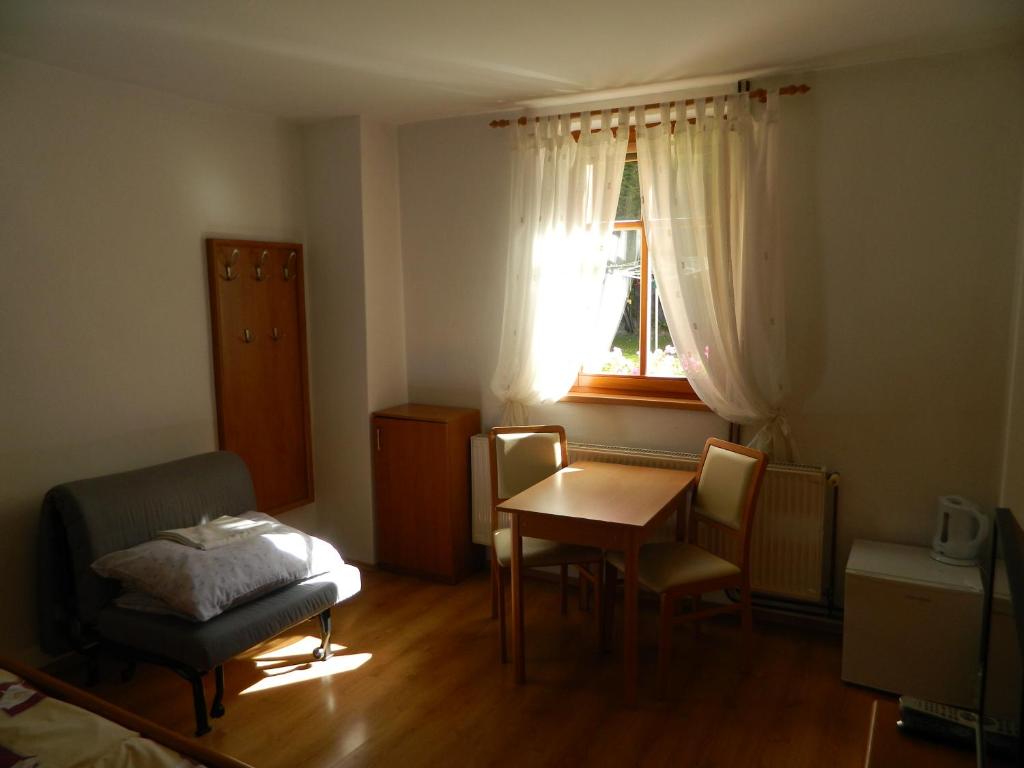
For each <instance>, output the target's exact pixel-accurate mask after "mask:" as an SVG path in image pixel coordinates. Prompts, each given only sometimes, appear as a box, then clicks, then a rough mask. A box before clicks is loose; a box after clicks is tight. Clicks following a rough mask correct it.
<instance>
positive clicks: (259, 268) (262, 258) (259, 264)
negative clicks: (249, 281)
mask: <svg viewBox="0 0 1024 768" xmlns="http://www.w3.org/2000/svg"><path fill="white" fill-rule="evenodd" d="M267 253H268V251H263V252H262V253H261V254H260V255H259V256H257V257H256V266H255V267H254V268H253V271H254V272H255V273H256V280H257V282H261V283H262V282H263V281H264V280H266V279H267V276H266V275H264V274H263V265H264V264H266V263H267Z"/></svg>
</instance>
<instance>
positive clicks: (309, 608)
mask: <svg viewBox="0 0 1024 768" xmlns="http://www.w3.org/2000/svg"><path fill="white" fill-rule="evenodd" d="M359 588H360V577H359V570H358V569H357V568H355V567H354V566H351V565H347V564H346V565H343V566H341V567H340V569H339V570H338V571H335V572H332V573H330V574H324V575H321V576H315V577H313V578H311V579H307V580H306V581H301V582H299V583H298V584H292V585H290V586H287V587H283V588H282V589H278V590H276V591H274V592H271V593H269V594H266V595H263V596H262V597H261V598H260V599H259V600H254V601H252V602H250V603H246V604H245V605H241V606H238V607H237V608H233V609H231V610H229V611H225V612H224V613H222V614H220V615H219V616H216V617H214V618H212V619H210V620H209V621H204V622H202V623H196V622H194V621H186V620H185V619H180V618H177V617H175V616H161V615H158V614H149V613H140V612H139V611H133V610H128V609H126V608H119V607H117V606H116V605H110V606H108V607H106V608H104V609H103V610H101V611H100V612H99V614H98V615H97V617H96V625H95V626H96V631H97V632H98V633H99V634H100V635H101V636H102V637H103V638H105V639H106V640H109V641H111V642H113V643H117V644H119V645H123V646H126V647H129V648H134V649H136V650H140V651H143V652H145V653H149V654H152V655H154V656H159V657H161V658H163V659H170V660H172V661H175V662H178V663H180V664H185V665H188V666H191V667H194V668H195V669H198V670H201V671H202V670H208V669H213V668H214V667H216V666H217V665H219V664H222V663H224V662H225V661H227V660H228V659H231V658H233V657H234V656H237V655H238V654H239V653H242V652H243V651H245V650H248V649H249V648H252V647H253V646H254V645H257V644H259V643H261V642H263V641H264V640H267V639H268V638H271V637H273V636H274V635H277V634H279V633H281V632H283V631H284V630H286V629H288V628H289V627H293V626H295V625H296V624H300V623H302V622H303V621H305V620H306V619H308V618H309V617H311V616H315V615H316V614H318V613H320V612H321V611H323V610H325V609H327V608H330V607H331V606H332V605H334V604H335V603H337V602H340V601H341V600H344V599H346V598H348V597H351V596H352V595H354V594H356V593H357V592H358V591H359Z"/></svg>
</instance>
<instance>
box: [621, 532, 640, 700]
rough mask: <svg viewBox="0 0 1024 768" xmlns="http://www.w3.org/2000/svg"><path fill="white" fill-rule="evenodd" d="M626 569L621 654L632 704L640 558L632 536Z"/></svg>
mask: <svg viewBox="0 0 1024 768" xmlns="http://www.w3.org/2000/svg"><path fill="white" fill-rule="evenodd" d="M624 554H625V556H626V569H625V573H624V574H623V576H624V579H625V581H624V583H623V590H624V598H625V599H624V604H625V609H624V610H623V614H624V618H623V620H624V621H625V622H626V625H625V627H624V628H623V638H624V642H623V656H624V662H625V664H624V666H625V672H626V697H625V698H626V706H630V707H632V706H634V705H635V704H636V687H637V669H638V650H639V649H638V647H637V630H638V627H637V625H638V623H639V616H638V615H637V598H638V593H639V589H640V584H639V581H638V578H637V575H638V574H637V571H638V570H639V568H638V566H639V559H640V545H639V543H638V542H637V541H636V539H635V538H634V537H630V541H629V543H628V545H627V546H626V551H625V553H624Z"/></svg>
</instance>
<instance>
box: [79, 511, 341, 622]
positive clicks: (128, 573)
mask: <svg viewBox="0 0 1024 768" xmlns="http://www.w3.org/2000/svg"><path fill="white" fill-rule="evenodd" d="M241 517H244V518H247V519H251V520H261V521H266V522H270V523H273V528H271V529H270V530H269V531H268V532H266V533H262V534H260V535H258V536H253V537H252V538H248V539H245V540H243V541H239V542H235V543H233V544H228V545H226V546H223V547H218V548H216V549H209V550H203V549H195V548H193V547H186V546H184V545H182V544H177V543H175V542H172V541H167V540H163V539H154V540H153V541H147V542H145V543H144V544H139V545H138V546H135V547H131V548H130V549H122V550H118V551H116V552H111V553H109V554H106V555H104V556H103V557H101V558H99V559H98V560H97V561H96V562H94V563H93V564H92V569H93V570H94V571H95V572H96V573H98V574H99V575H100V576H103V577H104V578H108V579H117V580H119V581H120V582H121V584H122V586H123V587H124V588H125V589H126V590H128V591H129V592H132V591H136V592H144V593H146V594H147V595H150V596H152V597H155V598H156V599H157V600H160V601H161V602H163V603H164V604H166V605H167V606H168V607H169V608H170V609H171V610H172V611H174V612H176V613H180V614H184V615H186V616H188V617H190V618H193V619H196V620H198V621H206V620H207V619H211V618H213V617H214V616H217V615H218V614H220V613H223V612H224V611H226V610H228V609H229V608H232V607H234V606H236V605H240V604H241V603H244V602H248V601H249V600H252V599H254V598H256V597H259V596H260V595H262V594H265V593H267V592H270V591H271V590H274V589H277V588H278V587H283V586H285V585H287V584H291V583H292V582H295V581H301V580H302V579H307V578H309V577H310V576H317V575H319V574H322V573H327V572H330V571H333V570H336V569H340V568H341V567H342V566H344V561H343V560H342V559H341V556H340V555H339V554H338V552H337V550H336V549H335V548H334V547H332V546H331V545H330V544H328V543H327V542H326V541H323V540H322V539H317V538H315V537H313V536H308V535H306V534H305V533H303V532H302V531H298V530H296V529H295V528H290V527H289V526H287V525H284V524H282V523H278V522H277V521H276V520H274V518H272V517H270V516H269V515H264V514H262V513H260V512H247V513H245V514H244V515H241Z"/></svg>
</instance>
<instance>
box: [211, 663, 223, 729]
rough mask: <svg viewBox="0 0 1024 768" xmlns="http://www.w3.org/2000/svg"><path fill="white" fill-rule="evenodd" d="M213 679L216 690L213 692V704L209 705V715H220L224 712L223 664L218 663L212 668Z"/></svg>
mask: <svg viewBox="0 0 1024 768" xmlns="http://www.w3.org/2000/svg"><path fill="white" fill-rule="evenodd" d="M213 679H214V681H215V683H216V687H217V689H216V691H215V692H214V694H213V706H211V707H210V717H221V716H223V714H224V665H223V664H220V665H219V666H217V668H216V669H214V670H213Z"/></svg>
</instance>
